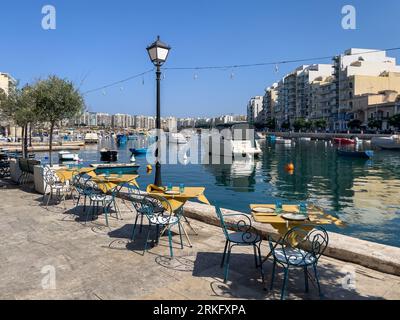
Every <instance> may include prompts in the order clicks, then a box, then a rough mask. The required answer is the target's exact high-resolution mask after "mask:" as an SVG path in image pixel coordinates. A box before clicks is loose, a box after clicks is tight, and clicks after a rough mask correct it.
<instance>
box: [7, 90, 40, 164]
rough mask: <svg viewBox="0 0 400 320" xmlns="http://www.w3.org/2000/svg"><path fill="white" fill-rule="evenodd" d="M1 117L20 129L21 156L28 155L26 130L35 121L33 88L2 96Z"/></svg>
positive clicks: (12, 91) (14, 91) (13, 91)
mask: <svg viewBox="0 0 400 320" xmlns="http://www.w3.org/2000/svg"><path fill="white" fill-rule="evenodd" d="M0 111H1V114H2V115H3V117H5V118H7V119H8V120H10V121H12V122H13V123H15V124H16V125H17V126H19V127H21V128H22V155H23V157H24V158H26V157H27V155H28V128H29V126H31V124H32V123H33V122H34V121H35V120H36V112H35V110H34V97H33V88H32V87H31V86H28V85H27V86H25V87H23V88H22V89H19V88H15V89H13V90H11V91H10V92H9V94H8V95H7V96H5V95H3V96H2V97H1V102H0Z"/></svg>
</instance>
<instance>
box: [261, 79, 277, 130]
mask: <svg viewBox="0 0 400 320" xmlns="http://www.w3.org/2000/svg"><path fill="white" fill-rule="evenodd" d="M277 102H278V84H277V83H274V84H273V85H272V86H270V87H268V88H266V89H265V94H264V97H263V107H262V111H261V117H260V120H259V122H260V123H266V122H267V120H269V119H275V118H276V115H275V112H276V109H275V107H276V105H277Z"/></svg>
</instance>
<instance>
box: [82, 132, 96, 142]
mask: <svg viewBox="0 0 400 320" xmlns="http://www.w3.org/2000/svg"><path fill="white" fill-rule="evenodd" d="M83 139H84V141H85V143H87V144H91V143H99V135H98V134H97V133H93V132H89V133H86V134H85V137H84V138H83Z"/></svg>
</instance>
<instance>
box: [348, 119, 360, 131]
mask: <svg viewBox="0 0 400 320" xmlns="http://www.w3.org/2000/svg"><path fill="white" fill-rule="evenodd" d="M361 125H362V121H361V120H358V119H353V120H351V121H349V123H348V124H347V126H348V127H349V128H350V129H360V128H361Z"/></svg>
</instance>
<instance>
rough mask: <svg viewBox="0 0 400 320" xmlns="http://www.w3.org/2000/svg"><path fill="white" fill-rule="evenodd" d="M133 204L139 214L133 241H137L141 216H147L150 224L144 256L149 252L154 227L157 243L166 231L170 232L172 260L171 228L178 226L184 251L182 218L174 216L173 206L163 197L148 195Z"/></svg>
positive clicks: (172, 254)
mask: <svg viewBox="0 0 400 320" xmlns="http://www.w3.org/2000/svg"><path fill="white" fill-rule="evenodd" d="M132 203H135V204H134V206H135V208H136V210H137V212H138V215H137V216H136V221H135V226H134V228H133V232H132V241H135V235H136V223H137V220H138V217H139V215H143V216H145V217H146V218H147V220H148V223H149V228H148V230H147V236H146V242H145V247H144V251H143V254H144V253H145V252H146V251H147V244H148V242H149V237H150V231H151V227H153V226H155V227H156V239H155V242H156V243H158V242H159V237H160V235H161V234H163V233H164V232H165V231H168V241H169V249H170V255H171V258H172V257H173V256H174V253H173V248H172V232H171V228H172V227H174V226H176V225H177V226H178V228H179V236H180V242H181V248H182V249H183V241H182V230H181V229H182V228H181V224H180V217H179V215H177V214H174V212H173V210H172V207H171V204H170V203H169V201H168V200H167V199H165V198H163V197H161V196H154V195H153V196H149V195H146V196H140V198H139V199H136V201H132ZM160 230H161V232H160Z"/></svg>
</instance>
